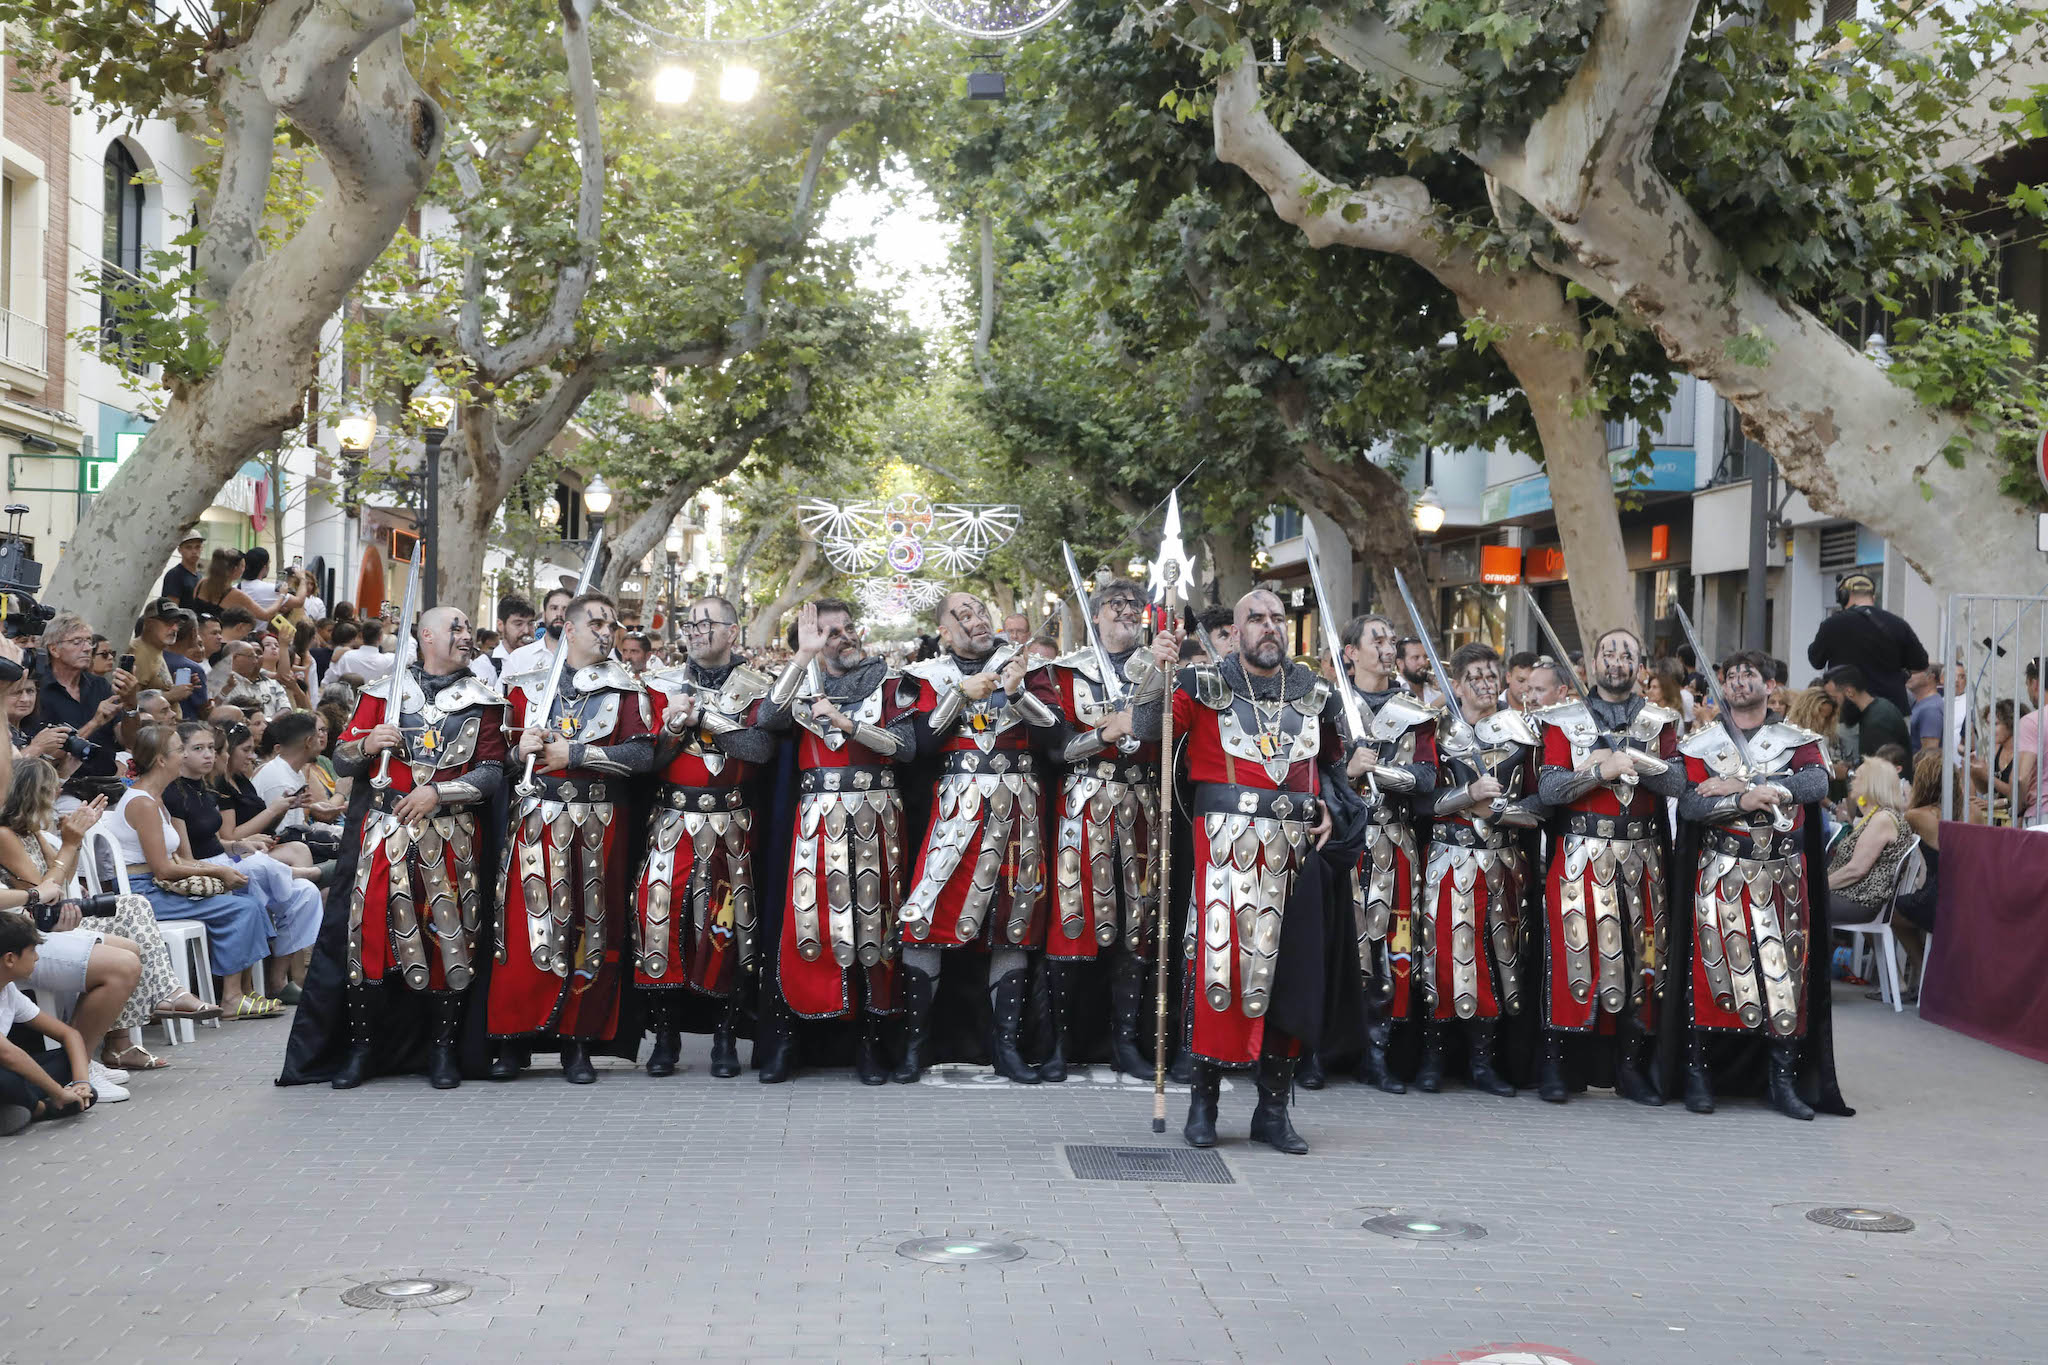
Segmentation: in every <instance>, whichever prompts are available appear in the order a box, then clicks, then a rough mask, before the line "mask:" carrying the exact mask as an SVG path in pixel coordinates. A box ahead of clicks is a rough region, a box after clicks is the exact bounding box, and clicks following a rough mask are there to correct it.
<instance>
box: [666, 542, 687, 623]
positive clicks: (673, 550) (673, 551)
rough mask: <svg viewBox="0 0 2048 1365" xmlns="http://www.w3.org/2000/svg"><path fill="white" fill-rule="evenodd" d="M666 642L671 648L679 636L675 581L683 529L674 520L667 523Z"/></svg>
mask: <svg viewBox="0 0 2048 1365" xmlns="http://www.w3.org/2000/svg"><path fill="white" fill-rule="evenodd" d="M666 548H667V550H668V643H669V646H670V647H671V648H673V647H674V646H675V642H676V641H677V640H678V639H679V638H681V636H680V633H679V632H678V631H677V630H676V582H677V580H678V579H680V578H681V577H682V567H683V566H682V554H683V529H682V527H680V526H677V525H676V524H675V523H674V522H670V523H669V527H668V541H667V545H666Z"/></svg>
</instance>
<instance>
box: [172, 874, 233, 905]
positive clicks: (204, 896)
mask: <svg viewBox="0 0 2048 1365" xmlns="http://www.w3.org/2000/svg"><path fill="white" fill-rule="evenodd" d="M157 885H158V886H159V887H160V888H162V889H163V890H165V891H168V892H170V893H171V894H172V895H174V896H190V897H191V898H192V899H193V900H195V901H203V900H211V899H213V897H215V896H224V895H226V894H227V890H228V884H227V883H226V882H224V881H222V880H221V879H220V878H218V877H199V876H192V877H178V878H175V879H173V880H171V881H167V882H158V883H157Z"/></svg>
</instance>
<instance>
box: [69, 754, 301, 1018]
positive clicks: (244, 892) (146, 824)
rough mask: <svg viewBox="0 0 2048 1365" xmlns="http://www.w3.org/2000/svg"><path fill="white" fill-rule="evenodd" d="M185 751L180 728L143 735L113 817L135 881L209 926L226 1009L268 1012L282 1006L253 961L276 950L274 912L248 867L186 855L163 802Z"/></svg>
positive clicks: (168, 912)
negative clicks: (256, 977)
mask: <svg viewBox="0 0 2048 1365" xmlns="http://www.w3.org/2000/svg"><path fill="white" fill-rule="evenodd" d="M184 752H185V746H184V741H182V740H180V739H179V738H178V732H177V731H176V730H173V729H170V728H168V727H166V726H161V725H152V726H150V727H148V728H147V729H145V730H143V732H142V733H141V734H139V735H137V736H136V737H135V774H136V775H135V785H134V786H132V787H130V788H129V789H128V790H127V792H126V793H124V794H123V795H122V797H121V800H120V803H119V804H118V805H116V806H115V807H114V810H113V813H112V814H111V815H110V816H109V817H108V821H107V824H108V827H109V828H110V829H112V830H113V833H114V839H115V842H116V843H117V844H118V845H119V847H120V850H121V856H122V858H123V860H124V861H125V862H126V863H127V864H128V876H129V882H130V884H131V885H132V886H133V887H134V889H135V890H136V891H137V892H138V893H139V894H141V895H143V896H146V897H148V898H149V903H150V906H151V907H152V908H153V909H154V910H155V911H156V917H157V918H158V919H189V920H198V921H199V922H200V923H202V924H204V925H205V926H206V944H207V952H208V953H209V954H210V955H211V957H212V958H213V970H214V972H215V974H216V975H218V976H219V977H220V979H221V990H220V1003H221V1008H222V1010H223V1011H224V1012H225V1015H226V1017H227V1018H230V1019H267V1018H270V1017H271V1016H273V1015H275V1014H277V1013H278V1011H279V1010H280V1009H281V1008H282V1006H281V1005H280V1004H279V1003H278V1002H277V1001H276V1000H273V999H270V998H268V997H266V996H261V995H257V994H255V993H254V991H252V990H251V988H250V970H249V969H250V968H252V967H254V966H255V965H256V964H257V963H259V962H261V961H262V960H263V959H264V958H265V957H268V956H269V955H270V916H269V915H268V914H267V913H266V912H265V911H264V908H263V905H262V903H261V902H259V901H258V900H257V899H256V897H254V896H252V895H250V894H249V892H248V885H249V879H248V877H246V876H244V875H243V874H242V873H241V872H239V871H237V870H236V869H234V868H232V867H221V866H218V865H216V864H213V863H202V862H199V861H198V860H196V859H194V858H190V857H183V856H180V852H179V840H178V830H177V826H175V825H173V824H172V823H171V818H170V816H169V815H168V814H166V813H165V811H164V808H163V795H164V791H165V790H166V789H167V788H168V787H169V786H170V785H171V783H172V782H174V781H176V780H177V778H178V775H179V771H180V769H181V768H182V766H183V759H184ZM192 878H204V879H211V880H212V881H215V882H218V883H220V885H221V886H222V887H224V888H225V889H224V890H221V891H219V892H213V891H212V889H211V887H210V886H208V885H206V884H205V882H198V883H194V882H192V881H191V880H190V879H192ZM181 886H182V887H184V888H185V889H182V890H181V889H179V888H180V887H181ZM191 892H197V893H198V894H190V893H191Z"/></svg>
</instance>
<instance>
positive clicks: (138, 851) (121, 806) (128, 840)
mask: <svg viewBox="0 0 2048 1365" xmlns="http://www.w3.org/2000/svg"><path fill="white" fill-rule="evenodd" d="M142 795H144V793H143V792H142V791H141V790H140V789H139V788H136V787H130V788H129V789H128V790H127V791H125V792H123V793H121V800H120V802H119V803H118V804H117V805H115V807H114V808H113V809H112V810H110V811H108V812H107V813H106V814H105V815H103V816H101V817H100V823H101V824H103V825H105V826H106V827H107V828H108V829H110V830H112V831H113V832H114V846H115V847H116V848H118V849H120V850H121V861H122V862H123V863H124V864H126V865H127V866H129V867H141V866H142V865H143V864H144V863H147V862H148V861H149V858H148V856H147V855H146V854H144V853H143V851H142V836H141V835H140V834H137V833H136V832H135V826H134V825H132V824H130V823H129V821H128V807H129V805H130V804H132V803H133V802H134V800H135V798H136V797H138V796H142ZM156 818H157V819H159V820H161V821H163V826H164V831H163V832H164V854H165V856H166V857H173V858H174V857H176V856H177V854H178V827H177V826H176V825H174V824H172V823H171V817H170V815H169V814H168V813H167V812H166V811H165V810H164V806H163V802H161V801H159V802H157V806H156Z"/></svg>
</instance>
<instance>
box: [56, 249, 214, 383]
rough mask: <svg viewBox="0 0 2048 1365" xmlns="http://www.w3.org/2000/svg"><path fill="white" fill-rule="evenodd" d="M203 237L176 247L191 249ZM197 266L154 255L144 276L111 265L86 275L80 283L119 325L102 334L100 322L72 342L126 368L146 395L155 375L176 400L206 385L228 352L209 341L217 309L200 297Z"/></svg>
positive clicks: (168, 254) (180, 257)
mask: <svg viewBox="0 0 2048 1365" xmlns="http://www.w3.org/2000/svg"><path fill="white" fill-rule="evenodd" d="M196 235H197V234H196V233H187V234H185V235H184V236H181V237H179V238H177V239H175V241H174V243H173V244H174V245H177V246H181V247H189V246H190V245H191V242H192V239H193V238H194V237H196ZM189 260H190V257H189V256H188V255H187V254H186V253H185V252H182V251H162V250H151V251H147V252H145V253H144V259H143V263H142V264H143V273H142V274H141V275H140V276H130V275H127V274H125V273H117V272H115V270H114V269H113V267H111V266H104V265H102V266H98V267H87V268H86V269H84V270H82V271H80V272H79V276H78V278H79V283H80V284H81V285H82V286H83V287H84V289H85V290H86V291H87V292H89V293H93V294H98V295H99V296H100V297H101V298H102V299H104V300H105V301H106V303H107V304H108V305H110V306H111V307H112V309H113V312H114V317H115V321H114V323H113V325H112V326H111V327H110V328H107V329H105V330H102V328H101V325H100V323H99V321H98V320H97V319H95V320H94V321H93V322H91V323H90V324H88V325H86V326H83V327H79V328H76V329H75V330H74V331H73V332H72V333H71V336H72V339H73V340H75V341H77V342H78V343H79V345H80V346H82V347H83V348H84V349H85V350H86V351H87V352H89V353H92V354H95V355H97V356H99V357H100V358H101V359H102V360H105V361H106V362H107V363H108V364H110V365H114V366H116V367H118V368H120V369H121V370H122V372H123V373H124V374H125V375H126V376H127V377H128V378H129V381H130V384H131V386H132V387H135V388H137V389H138V391H139V390H140V389H141V388H142V387H143V386H144V384H145V383H146V376H147V374H148V370H149V367H157V368H158V370H159V372H160V374H161V376H162V385H163V387H165V388H167V389H170V390H171V391H172V392H174V393H176V392H179V391H182V390H184V389H186V388H189V387H191V386H193V385H195V384H198V383H200V382H202V381H204V380H205V379H206V378H207V377H208V376H210V375H211V374H212V373H213V372H214V370H215V369H217V368H219V366H220V348H219V347H218V346H216V345H215V344H214V343H213V339H212V338H211V337H210V336H209V335H208V334H207V324H208V321H209V319H210V317H211V316H212V313H213V305H212V304H210V303H208V302H206V301H204V300H202V299H199V298H198V297H196V295H195V294H194V293H193V290H194V288H195V286H196V285H197V282H198V277H197V274H196V272H194V271H193V270H192V269H191V268H190V266H189V264H188V262H189Z"/></svg>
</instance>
